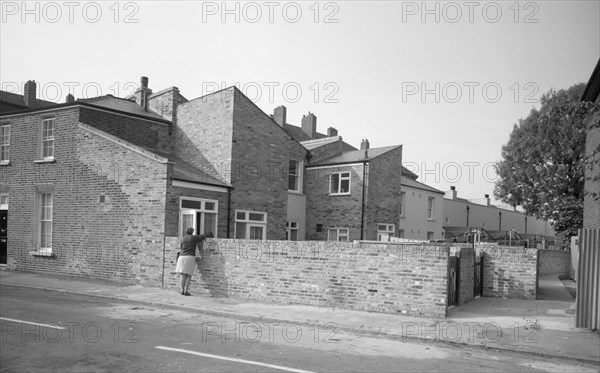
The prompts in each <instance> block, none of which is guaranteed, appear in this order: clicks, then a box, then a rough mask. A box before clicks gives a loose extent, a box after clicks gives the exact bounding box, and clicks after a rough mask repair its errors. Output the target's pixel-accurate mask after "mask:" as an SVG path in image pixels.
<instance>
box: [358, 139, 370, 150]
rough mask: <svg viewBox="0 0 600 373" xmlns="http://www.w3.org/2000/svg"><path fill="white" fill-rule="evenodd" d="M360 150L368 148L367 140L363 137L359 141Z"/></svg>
mask: <svg viewBox="0 0 600 373" xmlns="http://www.w3.org/2000/svg"><path fill="white" fill-rule="evenodd" d="M360 150H369V140H367V139H363V141H362V142H361V143H360Z"/></svg>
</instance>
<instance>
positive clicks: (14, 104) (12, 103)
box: [0, 90, 58, 111]
mask: <svg viewBox="0 0 600 373" xmlns="http://www.w3.org/2000/svg"><path fill="white" fill-rule="evenodd" d="M36 102H37V107H38V108H39V107H47V106H52V105H58V104H57V103H56V102H52V101H46V100H40V99H36ZM0 103H1V104H2V106H3V108H2V110H1V111H9V110H11V111H12V110H13V109H14V110H20V109H27V105H25V98H24V97H23V95H19V94H16V93H12V92H6V91H2V90H0ZM7 108H8V109H9V110H5V109H7Z"/></svg>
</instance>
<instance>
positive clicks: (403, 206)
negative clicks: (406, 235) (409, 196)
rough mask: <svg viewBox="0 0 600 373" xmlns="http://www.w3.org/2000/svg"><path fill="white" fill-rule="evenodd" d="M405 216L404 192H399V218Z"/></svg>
mask: <svg viewBox="0 0 600 373" xmlns="http://www.w3.org/2000/svg"><path fill="white" fill-rule="evenodd" d="M405 216H406V192H400V217H401V218H404V217H405Z"/></svg>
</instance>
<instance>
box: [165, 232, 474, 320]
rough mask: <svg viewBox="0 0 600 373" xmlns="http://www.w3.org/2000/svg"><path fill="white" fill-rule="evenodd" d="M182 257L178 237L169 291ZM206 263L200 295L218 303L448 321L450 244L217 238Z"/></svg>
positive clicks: (173, 241) (197, 287)
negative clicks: (227, 299)
mask: <svg viewBox="0 0 600 373" xmlns="http://www.w3.org/2000/svg"><path fill="white" fill-rule="evenodd" d="M177 251H178V240H177V238H176V237H167V240H166V248H165V268H166V271H165V278H164V286H167V287H178V286H179V278H178V276H177V275H176V274H175V273H174V270H175V258H176V252H177ZM202 257H203V259H202V260H201V261H199V262H198V264H197V273H196V276H194V277H193V283H192V286H191V288H190V292H192V293H193V292H196V293H197V292H198V291H203V292H205V293H208V294H211V295H212V296H215V297H232V298H238V299H244V300H251V301H255V302H264V303H278V304H305V305H315V306H326V307H341V308H347V309H355V310H364V311H374V312H383V313H397V314H405V315H411V316H427V317H435V318H444V317H445V316H446V311H447V305H446V291H447V281H448V280H447V271H448V250H447V248H445V247H444V246H434V245H422V244H391V243H390V244H388V243H386V244H373V243H360V244H359V243H345V242H325V241H298V242H293V241H255V240H230V239H209V240H207V241H206V242H205V243H204V245H203V249H202ZM471 272H472V271H471ZM198 274H200V275H201V276H198ZM471 288H472V285H471Z"/></svg>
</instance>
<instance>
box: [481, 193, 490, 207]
mask: <svg viewBox="0 0 600 373" xmlns="http://www.w3.org/2000/svg"><path fill="white" fill-rule="evenodd" d="M483 196H484V197H485V199H486V200H487V201H486V202H487V204H486V205H487V206H489V205H490V195H489V194H484V195H483Z"/></svg>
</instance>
